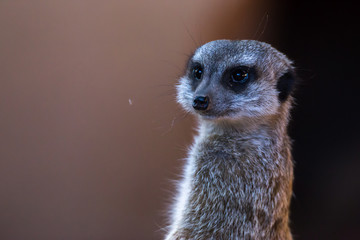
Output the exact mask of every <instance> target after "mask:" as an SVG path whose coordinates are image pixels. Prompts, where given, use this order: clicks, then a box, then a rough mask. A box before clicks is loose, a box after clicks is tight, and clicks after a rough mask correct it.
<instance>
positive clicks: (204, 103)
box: [193, 96, 209, 110]
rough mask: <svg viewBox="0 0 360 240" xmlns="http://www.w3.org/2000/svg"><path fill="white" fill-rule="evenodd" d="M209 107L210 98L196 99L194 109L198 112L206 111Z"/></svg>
mask: <svg viewBox="0 0 360 240" xmlns="http://www.w3.org/2000/svg"><path fill="white" fill-rule="evenodd" d="M208 106H209V98H208V97H202V96H197V97H196V98H195V99H194V102H193V108H195V109H196V110H206V109H207V107H208Z"/></svg>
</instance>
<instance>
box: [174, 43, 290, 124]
mask: <svg viewBox="0 0 360 240" xmlns="http://www.w3.org/2000/svg"><path fill="white" fill-rule="evenodd" d="M291 64H292V63H291V61H290V60H289V59H287V58H286V56H285V55H283V54H282V53H280V52H278V51H277V50H276V49H274V48H273V47H271V46H270V45H269V44H266V43H263V42H258V41H254V40H242V41H230V40H217V41H213V42H209V43H207V44H205V45H203V46H201V47H199V48H198V49H197V50H196V51H195V53H194V54H193V56H192V57H191V58H190V59H189V61H188V64H187V68H186V72H185V75H184V76H183V77H182V78H180V81H179V84H178V86H177V100H178V102H179V103H180V104H181V105H182V106H183V107H184V109H185V110H187V111H189V112H192V113H195V114H198V115H200V116H201V117H202V118H205V119H241V118H243V117H247V118H253V117H263V116H267V115H273V114H276V113H277V112H278V110H279V108H280V107H281V105H282V104H285V103H286V102H288V101H289V99H290V94H291V92H292V89H293V85H294V69H293V67H292V65H291Z"/></svg>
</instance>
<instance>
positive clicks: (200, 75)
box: [192, 66, 203, 80]
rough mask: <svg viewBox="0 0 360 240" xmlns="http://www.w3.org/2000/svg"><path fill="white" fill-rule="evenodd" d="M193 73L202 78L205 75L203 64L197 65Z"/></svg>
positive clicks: (197, 77) (198, 78)
mask: <svg viewBox="0 0 360 240" xmlns="http://www.w3.org/2000/svg"><path fill="white" fill-rule="evenodd" d="M192 73H193V76H194V78H195V79H197V80H200V79H201V77H202V75H203V69H202V67H201V66H195V67H194V68H193V71H192Z"/></svg>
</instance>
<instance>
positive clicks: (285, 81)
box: [276, 70, 295, 102]
mask: <svg viewBox="0 0 360 240" xmlns="http://www.w3.org/2000/svg"><path fill="white" fill-rule="evenodd" d="M294 84H295V73H294V71H293V70H288V71H287V72H285V73H284V74H283V75H282V76H281V77H280V78H279V79H278V82H277V84H276V89H277V90H278V92H279V100H280V102H285V100H286V99H287V98H288V97H289V95H290V94H291V92H292V90H293V88H294Z"/></svg>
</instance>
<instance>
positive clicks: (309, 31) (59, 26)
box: [0, 0, 360, 240]
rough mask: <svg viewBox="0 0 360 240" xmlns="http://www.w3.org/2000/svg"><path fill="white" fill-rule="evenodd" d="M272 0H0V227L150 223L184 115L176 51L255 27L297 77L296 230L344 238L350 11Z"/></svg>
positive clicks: (351, 222) (173, 168)
mask: <svg viewBox="0 0 360 240" xmlns="http://www.w3.org/2000/svg"><path fill="white" fill-rule="evenodd" d="M354 8H355V7H354V6H352V5H351V3H345V2H344V3H342V2H341V3H340V2H338V1H336V2H333V3H332V2H331V1H330V2H322V1H321V2H320V1H319V2H318V3H317V2H316V1H312V2H311V3H310V2H306V1H300V0H299V1H279V0H269V1H260V0H225V1H224V0H199V1H192V0H183V1H172V0H161V1H147V0H135V1H121V0H120V1H119V0H118V1H113V0H106V1H95V0H88V1H81V0H65V1H60V0H52V1H46V0H32V1H27V0H1V1H0V239H1V240H24V239H38V240H43V239H44V240H45V239H51V240H56V239H69V240H72V239H74V240H77V239H87V240H93V239H94V240H96V239H99V240H100V239H101V240H102V239H109V240H113V239H114V240H115V239H124V240H127V239H129V240H130V239H161V238H162V236H163V232H162V231H161V229H162V227H164V226H165V223H166V221H165V216H166V209H168V205H169V203H170V199H171V195H172V192H174V187H173V185H172V183H171V180H173V179H178V175H179V173H180V172H181V166H182V164H183V162H182V161H181V159H182V158H184V157H185V156H186V147H187V146H188V145H189V144H190V143H191V140H192V135H193V133H194V131H193V128H194V126H195V123H194V121H193V119H192V117H191V116H186V117H185V116H184V114H183V112H182V111H181V110H180V108H179V107H178V106H177V104H176V103H175V101H174V93H175V91H174V84H175V83H176V80H177V78H178V77H179V76H180V75H181V74H182V72H183V68H184V64H185V61H186V60H187V55H189V54H191V52H192V51H193V50H194V49H195V48H196V47H197V46H199V45H201V44H203V43H205V42H208V41H211V40H215V39H222V38H230V39H248V38H252V39H258V40H262V41H267V42H269V43H271V44H272V45H273V46H275V47H276V48H278V49H279V50H280V51H283V52H284V53H286V54H287V55H288V56H289V57H290V58H291V59H293V60H294V61H295V65H296V66H297V69H298V73H299V75H300V77H301V78H302V79H303V81H302V83H301V84H300V86H299V88H298V91H297V94H296V98H297V106H296V107H295V108H294V111H293V119H294V120H293V121H292V123H291V127H290V129H289V130H290V134H291V136H292V137H293V138H294V140H295V141H294V157H295V161H296V169H295V183H294V190H295V196H294V198H293V201H292V216H291V219H292V223H291V225H292V229H293V233H294V239H327V240H329V239H355V238H356V237H358V227H359V226H360V225H359V224H358V218H359V213H360V204H359V203H360V174H359V170H360V140H359V137H358V136H359V133H360V131H359V130H360V124H359V120H360V119H359V111H360V110H359V109H360V108H359V106H358V105H359V103H360V101H359V100H360V99H359V98H360V94H359V93H358V89H359V88H358V85H357V80H358V79H359V77H358V66H357V65H358V63H357V62H356V61H357V59H358V55H356V54H355V52H356V51H358V50H359V47H358V45H359V42H358V41H356V40H355V33H357V32H358V31H357V29H358V24H357V21H358V19H357V17H356V16H357V13H356V12H355V11H354V10H353V9H354Z"/></svg>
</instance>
